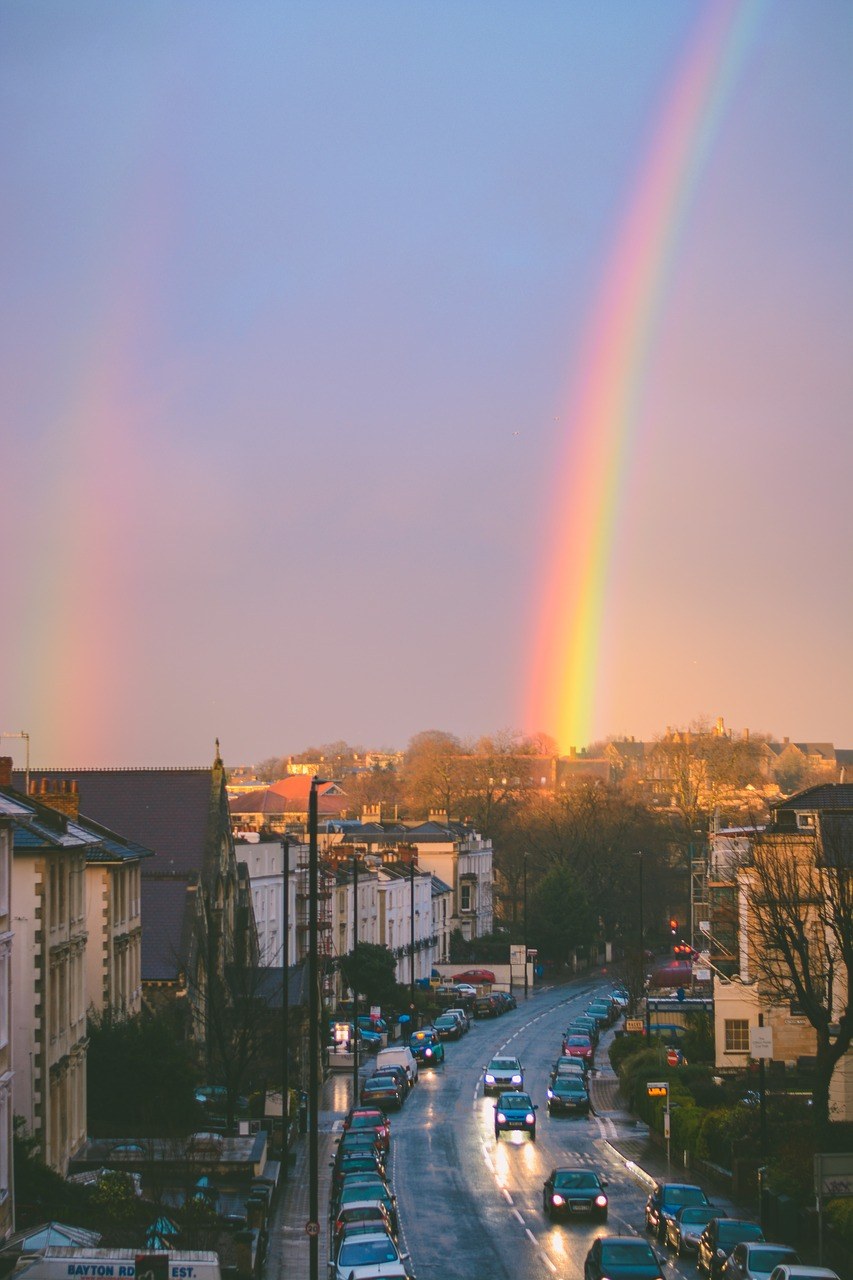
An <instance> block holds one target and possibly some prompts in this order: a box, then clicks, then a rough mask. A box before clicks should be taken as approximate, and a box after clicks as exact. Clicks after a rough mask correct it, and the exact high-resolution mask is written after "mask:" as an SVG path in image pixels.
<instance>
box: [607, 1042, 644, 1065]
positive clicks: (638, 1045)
mask: <svg viewBox="0 0 853 1280" xmlns="http://www.w3.org/2000/svg"><path fill="white" fill-rule="evenodd" d="M645 1048H647V1044H646V1041H645V1039H644V1037H643V1036H636V1035H628V1034H627V1033H626V1034H625V1035H621V1036H617V1037H616V1039H615V1040H614V1041H613V1043H612V1044H611V1046H610V1054H609V1056H610V1065H611V1066H612V1068H613V1070H614V1071H617V1072H618V1071H619V1068H620V1067H621V1065H622V1063H623V1062H624V1061H625V1059H626V1058H630V1057H631V1056H632V1055H633V1054H635V1053H640V1052H641V1051H642V1050H643V1049H645Z"/></svg>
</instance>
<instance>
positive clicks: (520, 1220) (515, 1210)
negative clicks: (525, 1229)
mask: <svg viewBox="0 0 853 1280" xmlns="http://www.w3.org/2000/svg"><path fill="white" fill-rule="evenodd" d="M513 1213H514V1214H515V1216H516V1217H517V1218H518V1220H519V1222H520V1223H521V1225H522V1226H524V1219H523V1218H522V1216H521V1214H520V1213H519V1212H518V1210H517V1209H513Z"/></svg>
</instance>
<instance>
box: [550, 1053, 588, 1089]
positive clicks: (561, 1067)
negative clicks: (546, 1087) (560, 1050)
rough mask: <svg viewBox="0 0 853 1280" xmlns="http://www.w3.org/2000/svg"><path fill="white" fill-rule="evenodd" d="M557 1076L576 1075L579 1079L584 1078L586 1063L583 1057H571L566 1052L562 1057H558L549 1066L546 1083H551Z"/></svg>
mask: <svg viewBox="0 0 853 1280" xmlns="http://www.w3.org/2000/svg"><path fill="white" fill-rule="evenodd" d="M558 1076H577V1077H578V1078H579V1079H580V1080H585V1079H586V1063H585V1062H584V1060H583V1058H572V1057H570V1056H569V1055H568V1054H567V1055H566V1057H564V1058H558V1059H557V1061H556V1062H555V1063H554V1065H553V1067H552V1068H551V1075H550V1078H549V1081H548V1083H549V1084H553V1083H554V1081H555V1080H556V1079H557V1077H558Z"/></svg>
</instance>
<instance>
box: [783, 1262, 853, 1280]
mask: <svg viewBox="0 0 853 1280" xmlns="http://www.w3.org/2000/svg"><path fill="white" fill-rule="evenodd" d="M770 1280H839V1277H838V1273H837V1272H836V1271H830V1269H829V1267H810V1266H806V1265H802V1264H801V1265H800V1266H794V1265H793V1264H790V1263H787V1262H785V1263H783V1264H782V1266H781V1267H774V1269H773V1270H772V1271H771V1272H770Z"/></svg>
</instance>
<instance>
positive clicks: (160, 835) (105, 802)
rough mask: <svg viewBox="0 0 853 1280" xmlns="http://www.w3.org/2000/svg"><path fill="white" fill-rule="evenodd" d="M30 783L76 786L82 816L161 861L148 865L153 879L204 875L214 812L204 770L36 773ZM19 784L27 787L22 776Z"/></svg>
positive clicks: (15, 776) (145, 872)
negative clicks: (72, 783) (41, 780)
mask: <svg viewBox="0 0 853 1280" xmlns="http://www.w3.org/2000/svg"><path fill="white" fill-rule="evenodd" d="M30 777H31V778H34V779H38V778H48V779H54V780H56V781H60V780H62V779H67V780H68V781H72V780H76V782H77V785H78V789H79V795H80V812H81V813H85V814H87V815H89V814H91V815H92V817H93V819H94V820H95V821H97V822H99V823H103V825H104V826H105V827H108V828H109V829H110V830H111V831H120V832H121V833H122V835H123V836H124V837H125V838H126V839H128V840H130V841H133V842H135V843H138V844H140V845H142V846H143V847H144V848H146V849H153V851H154V853H155V857H154V858H152V859H151V861H150V862H148V863H147V864H143V867H142V875H143V879H144V878H145V876H146V875H149V874H159V873H160V872H161V871H163V870H167V871H170V872H192V871H199V870H200V869H201V867H202V865H203V863H204V852H205V838H206V836H207V826H208V812H209V807H210V793H211V771H210V768H209V767H208V768H201V769H31V770H30ZM12 780H13V782H15V783H16V785H18V786H23V782H24V775H23V772H21V771H16V772H15V773H13V775H12Z"/></svg>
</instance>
